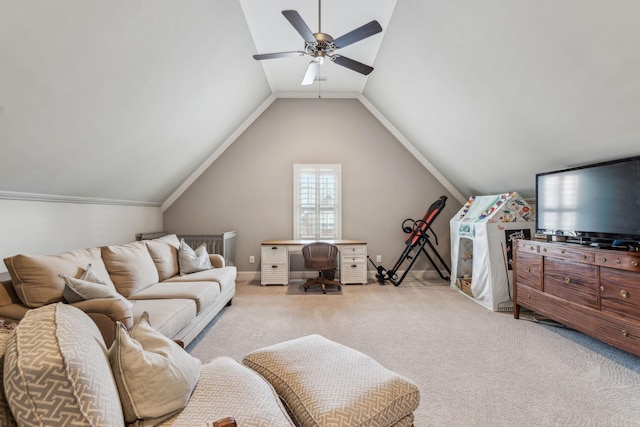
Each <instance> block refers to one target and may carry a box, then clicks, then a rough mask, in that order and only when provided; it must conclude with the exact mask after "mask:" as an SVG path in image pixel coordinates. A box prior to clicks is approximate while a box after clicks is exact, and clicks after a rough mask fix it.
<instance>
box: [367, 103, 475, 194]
mask: <svg viewBox="0 0 640 427" xmlns="http://www.w3.org/2000/svg"><path fill="white" fill-rule="evenodd" d="M358 100H359V101H360V102H361V103H362V105H364V106H365V108H366V109H367V110H369V112H370V113H371V114H373V115H374V117H375V118H376V119H378V121H379V122H380V123H382V125H383V126H384V127H385V128H387V130H388V131H389V132H391V134H392V135H393V136H394V137H396V138H397V139H398V141H400V143H401V144H402V145H403V146H404V148H406V149H407V150H409V152H410V153H411V154H412V155H413V156H414V157H415V158H416V160H418V161H419V162H420V163H421V164H422V166H424V167H425V168H426V169H427V170H428V171H429V172H431V174H432V175H433V176H434V177H435V178H436V179H437V180H438V182H440V184H442V185H443V186H444V188H446V189H447V190H449V192H450V193H451V195H452V196H453V197H455V198H456V200H457V201H459V202H460V203H462V204H463V205H464V204H465V203H466V202H467V197H465V196H463V195H462V193H461V192H460V191H459V190H458V189H457V188H456V187H454V186H453V184H451V182H449V180H448V179H447V178H446V177H445V176H444V175H443V174H442V173H440V171H439V170H438V169H437V168H436V167H435V166H434V165H433V164H432V163H431V162H430V161H429V160H427V158H426V157H424V156H423V155H422V153H420V152H419V151H418V150H417V149H416V147H415V146H414V145H413V144H412V143H411V142H410V141H409V140H408V139H407V138H406V137H405V136H404V135H403V134H402V133H401V132H400V131H399V130H398V129H397V128H396V127H395V126H394V125H393V124H392V123H391V122H390V121H389V120H388V119H387V118H386V117H385V116H384V115H383V114H382V113H381V112H380V110H378V109H377V108H376V107H375V106H374V105H373V104H372V103H371V101H369V100H368V99H367V98H366V97H365V96H364V95H360V96H359V97H358Z"/></svg>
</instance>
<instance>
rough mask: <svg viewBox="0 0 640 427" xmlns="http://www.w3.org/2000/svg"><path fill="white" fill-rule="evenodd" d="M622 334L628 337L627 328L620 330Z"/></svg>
mask: <svg viewBox="0 0 640 427" xmlns="http://www.w3.org/2000/svg"><path fill="white" fill-rule="evenodd" d="M622 336H624V337H628V336H629V332H627V330H626V329H623V330H622Z"/></svg>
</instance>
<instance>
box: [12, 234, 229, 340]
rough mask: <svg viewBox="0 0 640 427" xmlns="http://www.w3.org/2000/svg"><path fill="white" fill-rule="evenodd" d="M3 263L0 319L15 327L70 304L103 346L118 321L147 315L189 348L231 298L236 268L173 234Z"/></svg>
mask: <svg viewBox="0 0 640 427" xmlns="http://www.w3.org/2000/svg"><path fill="white" fill-rule="evenodd" d="M4 262H5V265H6V266H7V269H8V272H9V276H10V280H3V281H2V282H0V283H1V284H2V286H0V319H5V320H7V321H9V322H19V321H20V320H21V319H22V318H23V317H24V316H25V314H26V313H27V312H28V311H29V310H32V309H34V308H38V307H42V306H45V305H48V304H53V303H58V302H66V303H70V304H71V305H73V306H75V307H77V308H79V309H80V310H82V311H84V312H85V313H86V314H87V315H88V316H89V317H90V318H91V319H93V321H94V322H95V323H96V325H97V326H98V328H99V330H100V332H101V334H102V336H103V338H104V341H105V343H106V345H107V347H108V346H110V345H111V343H112V342H113V341H114V339H115V336H116V331H117V325H116V322H121V323H122V324H123V325H124V326H125V327H126V328H131V327H132V326H133V325H134V324H135V323H136V322H137V321H138V320H139V319H140V317H141V316H142V314H143V313H145V312H146V313H148V315H149V322H150V324H151V326H152V327H153V328H155V329H157V330H158V331H160V332H162V333H163V334H164V335H166V336H167V337H169V338H172V339H174V340H179V341H182V342H183V343H184V345H187V344H189V343H190V342H191V341H192V340H193V339H194V338H195V337H196V336H198V334H199V333H200V332H201V331H202V330H203V329H204V328H205V327H206V326H207V325H208V324H209V323H210V322H211V320H212V319H213V318H214V317H215V316H216V315H217V314H218V313H219V312H220V311H221V310H222V309H223V308H224V307H225V306H227V305H231V301H232V298H233V296H234V295H235V286H236V283H235V280H236V274H237V271H236V267H235V266H225V261H224V258H223V257H222V256H220V255H216V254H207V253H206V249H204V248H202V247H201V248H196V249H195V250H194V249H192V248H189V247H188V245H185V244H184V242H181V241H180V240H179V239H178V237H177V236H176V235H175V234H171V235H167V236H163V237H160V238H157V239H153V240H145V241H136V242H132V243H128V244H124V245H118V246H102V247H93V248H87V249H78V250H72V251H68V252H64V253H60V254H55V255H25V254H18V255H15V256H12V257H8V258H5V260H4ZM94 283H95V284H96V285H95V286H93V285H92V284H94Z"/></svg>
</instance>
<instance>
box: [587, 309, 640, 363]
mask: <svg viewBox="0 0 640 427" xmlns="http://www.w3.org/2000/svg"><path fill="white" fill-rule="evenodd" d="M603 314H604V313H603ZM585 320H586V319H585ZM588 332H589V334H590V335H592V336H593V337H594V338H597V339H600V340H602V341H605V342H607V343H609V344H611V345H613V346H616V347H618V348H621V349H623V350H625V351H628V352H631V353H633V354H635V355H638V354H639V353H640V323H638V321H637V320H630V319H625V318H621V317H616V316H600V318H599V319H598V320H597V322H593V324H592V325H590V330H589V331H588Z"/></svg>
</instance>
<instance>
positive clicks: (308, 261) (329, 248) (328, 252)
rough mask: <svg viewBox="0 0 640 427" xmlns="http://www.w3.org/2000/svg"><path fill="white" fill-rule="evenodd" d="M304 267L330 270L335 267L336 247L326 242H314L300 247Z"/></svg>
mask: <svg viewBox="0 0 640 427" xmlns="http://www.w3.org/2000/svg"><path fill="white" fill-rule="evenodd" d="M302 256H303V257H304V267H305V268H313V269H316V270H332V269H334V268H336V267H337V256H338V247H337V246H335V245H332V244H331V243H326V242H314V243H310V244H308V245H305V246H303V247H302Z"/></svg>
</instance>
